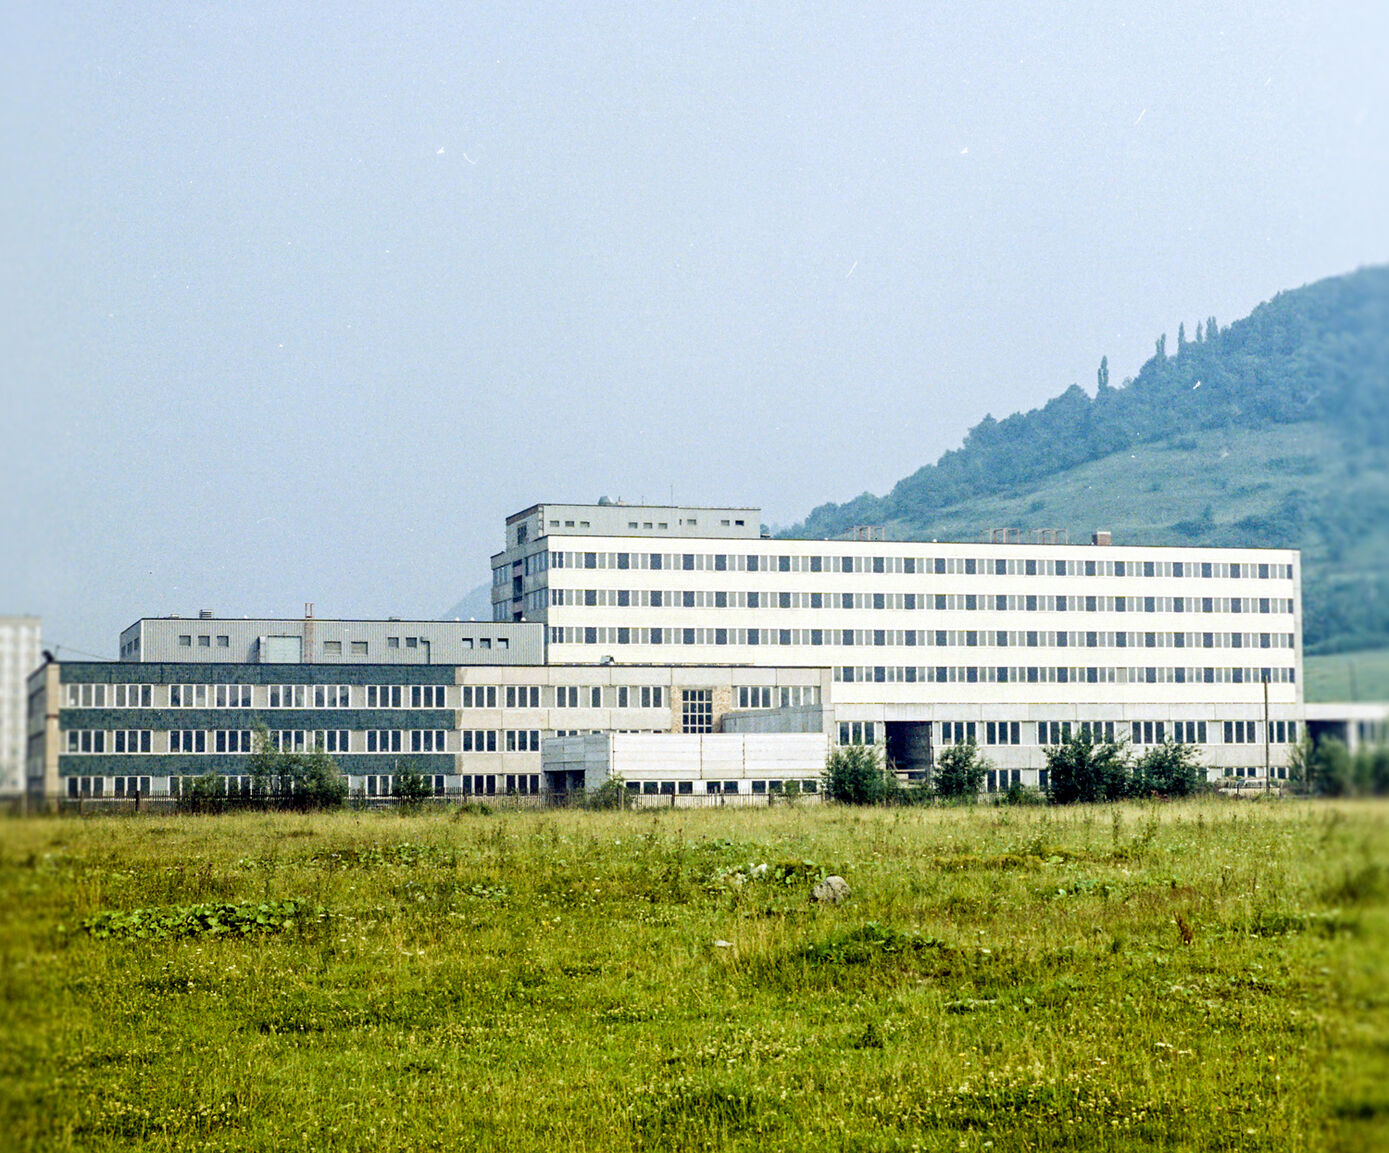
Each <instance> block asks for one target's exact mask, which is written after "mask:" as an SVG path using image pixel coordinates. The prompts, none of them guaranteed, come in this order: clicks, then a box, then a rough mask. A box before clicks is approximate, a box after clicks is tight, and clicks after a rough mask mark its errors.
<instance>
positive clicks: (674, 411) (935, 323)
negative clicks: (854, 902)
mask: <svg viewBox="0 0 1389 1153" xmlns="http://www.w3.org/2000/svg"><path fill="white" fill-rule="evenodd" d="M0 36H3V40H2V41H0V43H3V48H0V52H3V54H4V60H3V68H2V69H0V125H3V127H2V128H0V165H2V166H0V171H2V172H3V185H2V186H0V237H3V252H0V256H3V269H4V276H3V292H4V299H3V302H2V303H3V314H2V315H0V341H2V342H3V351H4V377H3V382H4V383H3V390H4V391H3V408H2V409H0V412H2V414H3V422H2V423H0V485H2V486H3V488H0V491H3V494H4V496H3V502H0V612H3V611H15V612H22V611H28V612H37V613H41V614H42V615H43V616H44V618H45V637H46V639H47V640H49V641H50V642H57V643H59V644H62V645H64V646H70V647H71V648H74V649H78V650H85V651H89V652H94V653H97V654H102V655H114V654H115V643H116V642H115V638H116V634H117V632H118V630H119V629H120V628H122V627H123V626H124V625H126V624H128V623H129V622H130V621H132V620H134V619H135V618H136V617H138V616H140V615H145V614H161V613H168V612H181V613H195V612H196V611H197V610H198V609H199V608H202V607H209V608H213V609H216V610H218V611H220V612H223V613H227V614H234V615H242V614H248V615H255V614H261V613H290V614H298V613H299V612H300V611H301V610H302V605H303V602H304V601H308V600H312V601H314V602H316V604H317V610H318V613H319V614H320V615H324V616H327V615H334V616H377V615H387V614H395V615H413V614H420V615H433V614H437V613H440V612H442V611H443V610H444V609H446V608H447V607H448V606H449V605H451V604H452V603H453V602H454V601H455V600H456V599H457V598H458V597H459V596H460V595H461V594H462V593H464V592H466V591H467V590H468V589H470V588H472V587H473V586H474V585H476V584H477V583H478V582H479V581H480V580H482V579H484V578H485V576H486V558H487V556H488V555H489V554H490V553H491V552H493V551H494V550H496V549H497V548H499V547H500V544H501V522H502V518H503V517H504V516H505V515H506V514H507V513H508V512H511V511H514V510H515V509H518V508H521V507H523V506H525V505H527V504H530V503H533V502H535V501H539V500H593V499H596V498H597V497H598V496H600V495H602V494H607V495H609V496H612V497H618V496H621V497H624V498H626V499H628V500H633V501H635V500H638V499H640V498H643V497H645V498H647V499H648V500H665V499H668V498H669V496H670V494H671V491H672V489H673V491H674V494H675V498H676V499H677V500H679V501H685V502H689V503H706V504H714V503H720V502H730V503H746V504H761V505H762V507H763V508H764V509H765V512H766V519H767V520H769V521H771V522H774V523H789V522H791V521H794V520H797V519H799V518H800V517H802V516H803V515H804V514H805V513H806V512H808V511H809V509H810V508H811V507H813V506H814V505H816V504H819V503H822V502H823V501H825V500H844V499H847V498H849V497H852V496H854V495H855V494H857V493H859V492H861V491H863V490H864V489H869V490H872V491H882V490H883V489H885V488H887V487H888V486H890V485H891V484H892V482H893V481H895V480H896V479H898V478H899V477H901V476H903V475H905V474H906V473H909V472H911V471H912V470H914V469H915V468H917V467H918V466H919V465H921V464H923V463H926V462H927V461H930V460H933V459H935V457H936V456H938V455H939V454H940V453H941V452H942V451H943V450H945V449H947V448H950V447H953V446H954V445H955V444H956V443H957V442H958V440H959V438H960V437H961V435H962V434H963V433H964V431H965V430H966V429H967V428H968V427H969V426H970V425H972V424H974V423H976V422H977V421H978V420H979V418H980V417H982V416H983V415H984V414H985V412H990V411H991V412H993V413H994V414H995V415H997V416H1002V415H1005V414H1006V413H1008V412H1011V411H1014V410H1016V409H1019V408H1028V407H1032V406H1035V405H1036V404H1038V403H1041V402H1042V401H1044V400H1045V399H1046V398H1047V397H1049V396H1051V395H1053V394H1055V393H1057V392H1059V391H1060V390H1062V389H1063V388H1065V387H1066V386H1067V385H1069V384H1070V383H1071V382H1072V381H1078V382H1080V383H1081V384H1083V385H1085V386H1086V387H1087V388H1092V387H1093V385H1094V376H1095V366H1096V364H1097V363H1098V361H1099V359H1100V356H1101V355H1102V354H1106V353H1107V354H1108V355H1109V359H1110V365H1111V368H1112V372H1113V376H1114V379H1115V381H1116V382H1117V381H1118V380H1119V379H1121V378H1123V377H1125V376H1129V375H1132V374H1133V373H1134V372H1136V370H1137V368H1138V366H1139V365H1140V364H1141V363H1142V361H1143V360H1144V359H1145V358H1146V357H1147V356H1148V355H1149V354H1150V353H1151V350H1152V342H1153V339H1154V338H1155V337H1156V335H1157V334H1158V333H1159V332H1163V331H1166V332H1168V333H1170V334H1172V335H1173V337H1175V332H1176V328H1177V323H1178V321H1179V320H1185V321H1186V322H1187V325H1188V328H1189V329H1192V328H1194V325H1195V323H1196V321H1197V320H1199V319H1201V318H1204V317H1205V316H1207V315H1208V314H1211V313H1214V314H1215V315H1216V316H1218V317H1219V318H1220V320H1221V321H1223V322H1228V321H1230V320H1233V319H1235V318H1236V317H1238V316H1240V315H1243V314H1244V313H1246V312H1247V311H1248V310H1249V309H1250V308H1251V307H1252V306H1254V305H1255V304H1257V303H1258V302H1259V301H1260V300H1263V299H1266V298H1268V297H1269V296H1271V295H1273V294H1274V293H1276V292H1278V291H1279V290H1282V289H1285V288H1291V287H1295V286H1297V285H1299V284H1303V283H1305V282H1307V281H1310V280H1314V279H1317V278H1320V277H1322V276H1326V275H1330V274H1334V273H1339V272H1345V271H1349V270H1350V269H1352V268H1354V267H1356V266H1358V265H1361V264H1367V263H1377V262H1381V261H1384V260H1386V259H1389V211H1386V206H1387V205H1389V200H1387V199H1386V188H1389V179H1386V177H1389V69H1387V68H1386V67H1385V60H1386V58H1389V5H1386V4H1384V3H1383V2H1382V0H1376V2H1374V3H1360V4H1339V5H1338V4H1330V5H1328V4H1326V3H1262V4H1253V3H1249V2H1242V3H1228V2H1222V0H1205V2H1203V3H1199V4H1197V3H1173V2H1171V0H1165V2H1163V3H1161V4H1130V3H1123V4H1103V3H1072V4H1063V5H1041V4H1036V5H1024V4H1010V5H998V4H983V3H972V4H949V5H946V4H925V3H901V4H884V5H872V4H862V3H859V4H853V5H820V4H808V3H807V4H777V3H758V4H740V5H723V4H699V3H694V4H680V5H673V6H661V5H654V4H630V5H621V6H617V5H601V4H600V5H553V6H550V5H534V4H518V3H506V4H496V5H468V4H450V5H446V4H438V3H433V4H418V5H417V4H409V3H392V4H389V5H386V4H377V5H368V6H360V5H356V6H354V5H349V4H333V5H325V4H312V5H309V4H295V3H284V2H277V3H274V4H256V3H249V4H230V3H228V4H198V3H189V2H187V0H182V2H180V3H177V4H161V3H151V2H146V3H142V4H137V5H134V4H132V5H110V4H68V3H62V2H61V0H43V2H42V3H28V2H23V0H9V2H8V3H6V4H5V5H4V6H3V15H0Z"/></svg>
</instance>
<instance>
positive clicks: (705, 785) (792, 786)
mask: <svg viewBox="0 0 1389 1153" xmlns="http://www.w3.org/2000/svg"><path fill="white" fill-rule="evenodd" d="M625 784H626V786H627V791H628V792H629V793H638V794H640V795H641V796H645V797H688V796H692V795H700V794H704V795H707V796H728V797H735V796H739V795H743V794H751V795H753V796H765V795H766V794H768V793H785V792H791V791H795V792H801V793H816V792H819V790H820V782H819V781H818V780H817V779H816V778H815V777H800V778H792V779H790V780H786V781H777V780H760V779H756V780H755V779H748V778H744V779H741V780H736V781H627V782H625ZM696 786H702V788H696Z"/></svg>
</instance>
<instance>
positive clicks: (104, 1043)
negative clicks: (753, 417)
mask: <svg viewBox="0 0 1389 1153" xmlns="http://www.w3.org/2000/svg"><path fill="white" fill-rule="evenodd" d="M1386 814H1389V809H1386V808H1385V807H1384V804H1383V802H1376V801H1371V800H1345V801H1319V802H1318V801H1286V800H1285V801H1281V802H1262V801H1259V802H1250V801H1244V802H1236V801H1229V800H1219V799H1216V798H1210V797H1203V798H1195V799H1191V800H1186V801H1179V802H1172V803H1165V804H1160V805H1139V804H1132V803H1128V804H1124V805H1114V806H1109V807H1091V806H1086V805H1076V806H1068V807H1065V808H1029V807H1025V806H988V805H980V806H965V807H904V808H886V809H883V808H879V809H865V808H851V807H839V806H833V805H825V806H786V807H776V808H771V809H758V810H742V809H722V810H708V811H685V810H674V811H669V810H661V811H659V812H631V811H620V810H614V811H610V812H607V811H586V812H560V811H554V812H529V813H527V812H497V813H489V812H487V811H485V810H483V809H480V808H478V809H474V810H471V811H467V812H443V813H441V812H438V811H426V812H414V813H411V812H404V813H400V812H397V813H390V812H354V813H346V812H336V813H287V812H281V813H236V814H222V815H216V814H213V815H202V816H184V817H179V818H168V817H158V816H139V817H99V818H91V819H71V818H69V819H49V818H38V819H28V820H9V821H6V822H4V823H3V824H0V995H3V1000H4V1012H3V1017H0V1134H3V1135H4V1136H3V1142H4V1145H5V1147H6V1148H9V1149H15V1150H46V1151H47V1150H117V1149H131V1148H140V1149H152V1150H261V1149H286V1148H296V1149H298V1148H308V1149H335V1150H336V1149H342V1150H362V1151H363V1153H366V1151H370V1153H382V1151H389V1150H407V1149H408V1150H415V1149H449V1150H457V1149H468V1150H474V1149H484V1150H491V1149H496V1150H502V1149H505V1150H524V1149H545V1150H571V1149H574V1150H579V1149H582V1150H656V1149H671V1150H677V1149H679V1150H684V1149H690V1150H693V1149H729V1150H783V1149H784V1150H797V1151H800V1150H820V1149H824V1150H865V1151H868V1150H896V1149H924V1150H952V1151H954V1150H960V1149H965V1150H984V1149H996V1150H1004V1149H1007V1150H1077V1151H1079V1150H1085V1151H1087V1153H1091V1151H1098V1150H1121V1149H1122V1150H1129V1149H1150V1150H1159V1149H1160V1150H1211V1149H1226V1150H1234V1149H1239V1150H1279V1151H1284V1150H1308V1151H1312V1150H1317V1151H1320V1150H1325V1149H1375V1148H1383V1147H1384V1145H1385V1138H1386V1134H1389V982H1386V976H1389V963H1387V962H1389V959H1387V958H1386V927H1387V926H1386V920H1387V919H1389V867H1386V865H1387V864H1389V855H1387V854H1386V849H1389V834H1386V822H1385V817H1386ZM830 873H837V874H839V875H840V876H843V877H845V878H846V879H847V880H848V882H849V884H850V885H851V886H852V889H853V894H852V896H851V898H850V899H849V900H848V901H846V902H844V903H842V904H839V905H819V904H816V903H814V902H813V901H811V899H810V890H811V889H812V887H813V886H814V885H815V884H816V883H817V882H818V881H820V880H821V879H823V878H824V877H825V876H826V875H828V874H830Z"/></svg>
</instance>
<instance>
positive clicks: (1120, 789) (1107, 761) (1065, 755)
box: [1044, 728, 1131, 805]
mask: <svg viewBox="0 0 1389 1153" xmlns="http://www.w3.org/2000/svg"><path fill="white" fill-rule="evenodd" d="M1044 755H1045V757H1046V760H1047V793H1048V795H1049V796H1050V798H1051V801H1052V803H1053V804H1057V805H1069V804H1075V803H1077V802H1080V803H1082V804H1083V803H1088V802H1093V801H1117V800H1121V799H1122V798H1123V797H1126V796H1128V794H1129V791H1130V786H1131V777H1130V772H1129V754H1128V749H1127V748H1126V746H1125V745H1124V743H1123V742H1121V741H1106V740H1104V739H1100V740H1096V739H1095V738H1094V737H1093V736H1092V735H1091V732H1090V730H1089V729H1088V728H1082V729H1081V730H1080V731H1079V732H1076V733H1073V734H1072V735H1071V736H1069V737H1067V738H1066V739H1065V740H1063V741H1062V742H1061V743H1060V744H1059V745H1051V746H1048V747H1047V748H1046V749H1045V750H1044Z"/></svg>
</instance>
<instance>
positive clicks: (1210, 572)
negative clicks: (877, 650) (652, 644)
mask: <svg viewBox="0 0 1389 1153" xmlns="http://www.w3.org/2000/svg"><path fill="white" fill-rule="evenodd" d="M549 556H550V559H549V562H548V568H552V569H560V568H569V569H645V570H648V571H665V570H674V571H679V572H782V573H788V572H810V573H821V572H823V573H882V574H885V575H886V574H893V573H901V574H904V575H907V576H913V575H925V574H933V575H937V576H953V575H959V576H986V575H987V576H1063V577H1078V576H1089V577H1109V576H1117V577H1124V576H1131V577H1176V578H1179V579H1197V580H1212V579H1229V580H1292V576H1293V566H1292V565H1290V564H1282V563H1272V564H1270V563H1264V562H1245V561H1152V560H1149V561H1124V560H1059V559H1053V558H1029V557H939V556H938V557H931V556H905V557H904V556H897V557H883V556H763V555H760V554H757V553H658V552H653V553H647V552H570V551H563V552H558V551H556V552H551V553H550V554H549ZM515 563H516V566H519V565H520V562H515ZM546 567H547V566H546V565H544V564H542V565H541V566H539V568H538V569H535V570H533V571H544V570H545V568H546ZM513 571H514V569H513ZM498 574H501V575H500V576H498ZM528 575H529V574H528ZM507 579H508V575H507V570H506V567H505V566H502V567H499V568H497V569H495V570H493V583H495V584H505V583H506V581H507Z"/></svg>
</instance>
